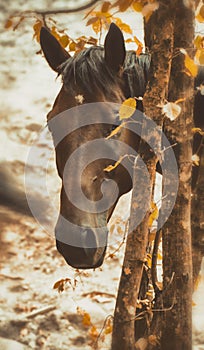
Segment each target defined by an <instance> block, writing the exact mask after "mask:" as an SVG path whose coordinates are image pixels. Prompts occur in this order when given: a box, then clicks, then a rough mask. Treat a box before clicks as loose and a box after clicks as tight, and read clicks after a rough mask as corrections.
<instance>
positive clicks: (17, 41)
mask: <svg viewBox="0 0 204 350" xmlns="http://www.w3.org/2000/svg"><path fill="white" fill-rule="evenodd" d="M65 3H67V2H65V1H58V0H56V1H51V0H43V1H36V0H30V1H29V3H25V2H24V1H23V0H15V1H11V0H9V1H8V0H7V1H6V0H2V1H1V4H0V10H1V12H0V23H1V28H0V47H1V55H0V67H1V69H0V71H1V76H0V89H1V99H2V101H1V105H0V123H1V128H0V139H1V150H2V152H1V159H0V162H1V163H0V172H3V173H4V174H6V176H9V177H10V179H11V180H10V181H14V183H12V186H13V189H14V190H16V191H17V192H16V193H20V191H21V190H23V183H24V174H25V164H28V154H29V151H30V149H31V148H32V143H33V142H34V140H35V139H36V137H37V136H38V135H39V133H41V134H42V133H45V136H44V141H45V142H44V143H41V144H38V149H39V159H40V161H39V165H38V166H37V167H36V166H34V165H33V164H31V163H29V164H28V167H27V168H28V169H27V177H28V186H29V188H30V190H28V191H31V195H32V196H33V197H34V198H35V197H36V198H37V197H39V196H41V198H42V203H41V204H40V205H42V207H40V208H39V210H41V211H42V212H43V214H44V210H45V206H46V205H47V203H48V207H49V208H46V215H47V217H46V219H47V221H46V222H43V221H41V222H40V223H39V222H37V221H35V219H33V218H31V217H29V216H26V215H23V214H20V213H17V212H16V211H12V210H11V209H8V208H6V207H5V206H3V205H1V206H0V220H1V231H0V244H1V254H0V265H1V271H0V280H1V289H0V304H1V310H0V349H7V350H8V349H10V350H18V349H19V350H20V349H49V350H59V349H60V350H75V349H84V350H89V349H93V348H94V346H95V345H96V339H97V337H96V334H97V332H98V333H100V331H101V330H102V328H103V326H104V321H105V320H106V318H107V317H108V316H110V315H113V312H114V305H115V300H116V294H117V288H118V282H119V277H120V270H121V265H122V258H123V254H124V244H123V245H122V246H121V248H120V249H119V250H117V248H118V246H119V245H120V243H121V242H122V241H123V234H122V233H121V232H123V230H124V225H125V221H126V219H127V217H128V213H129V209H128V207H129V198H130V195H127V196H126V198H123V199H122V201H121V203H120V204H119V207H118V210H117V212H116V213H115V216H114V217H113V219H112V222H111V224H110V227H112V228H113V227H114V230H113V229H112V228H111V230H110V231H111V233H110V241H109V242H110V243H109V247H108V252H107V258H106V259H105V262H104V264H103V266H102V268H99V269H96V270H95V271H93V270H88V271H84V272H83V271H77V270H74V269H72V268H71V267H69V266H67V265H66V263H65V262H64V260H63V258H62V257H61V256H60V254H59V253H58V252H57V250H56V248H55V241H54V237H53V233H52V232H53V228H54V224H55V222H56V219H57V213H58V206H59V188H60V182H59V179H58V176H57V172H56V169H55V163H54V152H53V150H51V149H50V143H49V142H50V141H49V140H50V137H49V133H48V131H47V130H46V128H45V125H46V114H47V113H48V111H49V109H50V108H51V104H52V103H53V101H54V98H55V97H56V95H57V93H58V91H59V88H60V79H57V80H56V74H55V73H53V72H52V71H51V70H50V68H49V67H48V65H47V63H46V62H45V60H44V59H43V58H42V56H41V55H40V54H36V53H37V52H38V51H39V49H40V47H39V45H38V44H37V43H36V42H35V41H34V40H33V39H32V35H33V29H32V24H33V21H32V20H26V21H25V23H22V24H21V25H20V27H19V29H18V30H16V31H15V32H13V31H11V30H5V29H4V24H5V21H6V18H7V17H8V16H9V15H10V14H11V13H12V11H13V10H19V11H22V10H26V9H31V8H50V6H51V5H52V6H55V7H56V8H59V7H60V6H61V7H62V6H63V5H64V4H65ZM69 3H70V6H71V5H76V4H77V3H79V2H76V1H75V2H74V1H73V2H69ZM83 15H84V14H83V13H82V14H77V15H76V14H73V15H69V16H61V17H60V18H59V19H58V21H59V23H60V25H61V26H62V28H65V27H66V28H67V32H68V33H69V34H70V33H71V36H72V37H78V36H79V35H82V34H87V35H93V32H92V30H91V29H90V28H88V27H86V26H85V21H82V18H83ZM128 16H129V15H128ZM129 17H130V16H129ZM135 34H136V35H137V36H138V37H140V39H141V37H142V21H141V19H140V18H138V22H137V28H135ZM45 169H46V176H47V178H46V185H47V188H48V195H47V194H44V193H43V188H42V183H41V178H42V174H44V170H45ZM0 175H1V174H0ZM0 181H1V178H0ZM8 182H9V179H8ZM0 185H1V184H0ZM18 191H19V192H18ZM46 195H47V197H46ZM22 203H24V199H22ZM50 203H51V204H50ZM1 204H2V203H1ZM115 250H117V252H115ZM110 254H111V257H110V256H109V255H110ZM65 278H66V279H68V282H67V284H66V286H65V290H64V291H63V292H62V293H58V291H57V290H56V289H53V286H54V284H55V283H56V282H57V281H59V280H61V279H65ZM203 296H204V268H203V274H202V275H201V279H200V284H199V286H198V290H197V291H196V292H195V293H194V298H193V305H194V306H193V337H194V349H195V350H204V297H203ZM4 339H5V340H4ZM8 339H9V340H10V341H9V340H8ZM12 341H13V342H12ZM98 348H99V349H101V350H105V349H109V348H110V334H106V335H104V332H102V334H101V335H100V337H99V341H98Z"/></svg>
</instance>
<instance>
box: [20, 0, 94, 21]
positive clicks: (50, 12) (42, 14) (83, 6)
mask: <svg viewBox="0 0 204 350" xmlns="http://www.w3.org/2000/svg"><path fill="white" fill-rule="evenodd" d="M99 1H100V0H92V1H90V2H88V3H87V4H85V5H82V6H79V7H74V8H70V9H60V10H48V11H43V10H42V11H40V10H33V11H32V10H30V11H25V12H24V13H35V14H37V15H41V16H43V17H45V16H48V15H59V14H65V13H66V14H67V13H75V12H80V11H84V10H86V9H88V8H89V7H91V6H93V5H95V4H96V3H97V2H99Z"/></svg>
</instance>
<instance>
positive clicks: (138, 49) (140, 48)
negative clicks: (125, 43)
mask: <svg viewBox="0 0 204 350" xmlns="http://www.w3.org/2000/svg"><path fill="white" fill-rule="evenodd" d="M142 49H143V46H140V45H139V46H138V48H137V51H136V55H137V56H139V55H140V54H141V53H142Z"/></svg>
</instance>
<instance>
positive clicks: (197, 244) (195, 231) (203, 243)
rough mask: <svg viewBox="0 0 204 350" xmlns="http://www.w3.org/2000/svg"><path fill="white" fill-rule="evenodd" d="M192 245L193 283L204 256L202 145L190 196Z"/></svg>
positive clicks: (203, 158)
mask: <svg viewBox="0 0 204 350" xmlns="http://www.w3.org/2000/svg"><path fill="white" fill-rule="evenodd" d="M191 220H192V225H191V228H192V247H193V284H194V286H196V282H197V278H198V275H199V272H200V268H201V261H202V258H203V256H204V147H202V149H201V152H200V164H199V173H198V179H197V182H196V187H195V189H194V191H193V197H192V209H191Z"/></svg>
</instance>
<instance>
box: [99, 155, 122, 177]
mask: <svg viewBox="0 0 204 350" xmlns="http://www.w3.org/2000/svg"><path fill="white" fill-rule="evenodd" d="M123 158H124V156H121V157H120V158H119V160H117V162H115V164H114V165H108V166H107V167H106V168H104V169H103V170H104V171H106V172H107V173H110V172H111V171H112V170H114V169H115V168H117V166H118V165H119V164H120V163H121V161H122V160H123Z"/></svg>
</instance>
